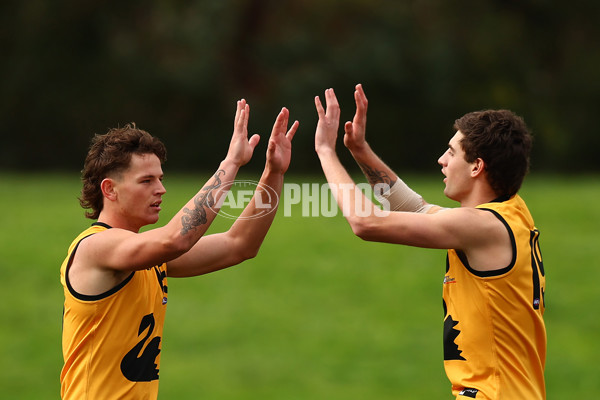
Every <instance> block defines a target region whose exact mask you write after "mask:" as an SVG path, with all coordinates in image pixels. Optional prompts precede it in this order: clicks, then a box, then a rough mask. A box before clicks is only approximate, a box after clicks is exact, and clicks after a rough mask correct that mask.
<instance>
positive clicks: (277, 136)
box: [267, 107, 300, 174]
mask: <svg viewBox="0 0 600 400" xmlns="http://www.w3.org/2000/svg"><path fill="white" fill-rule="evenodd" d="M289 116H290V112H289V111H288V109H287V108H285V107H284V108H282V109H281V112H280V113H279V115H278V116H277V119H276V120H275V123H274V124H273V130H272V131H271V137H270V138H269V145H268V147H267V167H268V168H270V170H271V171H273V172H280V173H282V174H283V173H285V172H286V171H287V169H288V167H289V166H290V160H291V157H292V139H293V138H294V135H295V134H296V131H297V130H298V126H299V125H300V123H299V122H298V121H295V122H294V123H293V124H292V126H291V127H290V129H289V130H288V131H287V133H286V130H287V126H288V120H289Z"/></svg>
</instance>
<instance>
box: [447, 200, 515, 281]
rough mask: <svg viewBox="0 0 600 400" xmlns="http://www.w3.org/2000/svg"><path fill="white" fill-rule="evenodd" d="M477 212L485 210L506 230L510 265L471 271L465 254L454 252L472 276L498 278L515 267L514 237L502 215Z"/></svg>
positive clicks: (493, 212)
mask: <svg viewBox="0 0 600 400" xmlns="http://www.w3.org/2000/svg"><path fill="white" fill-rule="evenodd" d="M479 210H485V211H489V212H491V213H492V214H494V215H495V216H496V218H498V219H499V220H500V221H501V222H502V223H503V224H504V226H505V227H506V230H507V231H508V236H509V237H510V246H511V247H512V259H511V260H510V264H508V266H506V267H503V268H499V269H493V270H490V271H478V270H476V269H473V268H472V267H471V266H470V265H469V260H468V259H467V257H466V255H465V253H463V252H462V251H460V250H455V251H456V254H457V255H458V258H459V259H460V261H461V262H462V263H463V264H464V266H465V268H467V270H468V271H469V272H470V273H472V274H473V275H476V276H479V277H481V278H489V277H492V276H499V275H503V274H506V273H507V272H509V271H510V270H511V269H513V267H514V266H515V263H516V262H517V243H516V241H515V235H514V233H513V231H512V229H511V228H510V225H508V222H506V220H505V219H504V218H503V217H502V215H500V214H499V213H498V212H497V211H496V210H492V209H489V208H479Z"/></svg>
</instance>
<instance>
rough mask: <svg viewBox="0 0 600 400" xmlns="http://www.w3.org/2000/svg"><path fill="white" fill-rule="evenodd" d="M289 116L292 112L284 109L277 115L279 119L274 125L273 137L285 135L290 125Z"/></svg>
mask: <svg viewBox="0 0 600 400" xmlns="http://www.w3.org/2000/svg"><path fill="white" fill-rule="evenodd" d="M289 115H290V112H289V111H288V109H287V108H285V107H283V108H282V109H281V111H280V112H279V114H278V115H277V118H276V119H275V123H274V124H273V130H272V131H271V137H273V138H274V137H277V136H278V135H280V134H283V133H284V132H285V129H286V127H287V124H288V117H289Z"/></svg>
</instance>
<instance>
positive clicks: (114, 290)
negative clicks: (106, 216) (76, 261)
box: [65, 222, 135, 301]
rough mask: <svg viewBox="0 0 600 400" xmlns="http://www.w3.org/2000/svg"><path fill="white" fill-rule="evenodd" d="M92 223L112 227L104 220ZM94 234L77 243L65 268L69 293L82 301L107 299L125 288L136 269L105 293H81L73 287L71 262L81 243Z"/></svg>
mask: <svg viewBox="0 0 600 400" xmlns="http://www.w3.org/2000/svg"><path fill="white" fill-rule="evenodd" d="M92 225H99V226H104V227H106V228H108V229H110V226H108V225H106V224H104V223H102V222H94V223H93V224H92ZM92 235H95V233H92V234H89V235H88V236H86V237H84V238H82V239H81V240H80V241H79V243H77V245H76V246H75V248H74V249H73V251H72V252H71V256H70V257H69V262H68V263H67V267H66V268H65V282H66V283H67V288H68V289H69V293H71V295H72V296H73V297H75V298H76V299H78V300H82V301H97V300H102V299H105V298H107V297H109V296H110V295H112V294H115V293H117V292H118V291H119V290H121V288H123V287H124V286H125V285H127V284H128V283H129V281H130V280H131V279H132V278H133V275H135V271H133V272H132V273H131V274H130V275H129V276H128V277H127V278H125V279H124V280H123V281H122V282H120V283H119V284H117V285H116V286H115V287H113V288H112V289H109V290H107V291H106V292H104V293H100V294H96V295H88V294H82V293H79V292H78V291H76V290H75V289H74V288H73V286H71V280H70V279H69V270H70V269H71V264H72V263H73V257H75V252H76V251H77V248H78V247H79V245H80V244H81V242H82V241H84V240H85V239H87V238H89V237H90V236H92Z"/></svg>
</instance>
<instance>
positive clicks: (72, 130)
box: [0, 0, 600, 172]
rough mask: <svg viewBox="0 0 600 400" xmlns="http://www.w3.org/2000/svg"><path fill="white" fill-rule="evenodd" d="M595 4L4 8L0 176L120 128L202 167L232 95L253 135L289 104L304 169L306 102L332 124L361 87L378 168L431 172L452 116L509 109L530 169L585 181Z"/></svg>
mask: <svg viewBox="0 0 600 400" xmlns="http://www.w3.org/2000/svg"><path fill="white" fill-rule="evenodd" d="M599 11H600V5H599V4H598V3H597V2H595V1H592V0H579V1H575V2H572V3H570V4H569V7H564V6H558V5H555V3H554V2H551V1H549V0H523V1H516V0H502V1H500V0H493V1H492V0H488V1H481V0H478V1H476V0H457V1H453V2H448V1H443V0H410V1H403V2H397V1H391V0H368V1H367V0H321V1H316V0H289V1H286V2H280V1H279V2H278V1H274V0H245V1H242V0H202V1H201V0H192V1H178V0H147V1H139V0H131V1H120V2H117V1H106V2H80V1H74V0H54V1H52V2H49V1H44V0H30V1H27V2H20V1H16V0H4V1H3V2H2V3H0V40H1V43H2V49H3V55H4V57H3V61H4V62H2V63H1V64H0V73H1V74H2V80H1V82H0V121H2V125H1V128H0V129H1V134H2V142H3V144H2V146H1V147H0V168H20V169H48V168H68V169H75V168H77V169H78V168H80V166H81V164H82V162H83V158H84V156H85V152H86V148H87V145H88V143H89V139H90V138H91V136H92V135H93V134H94V133H104V132H105V131H106V130H107V129H108V128H111V127H114V126H116V125H123V124H125V123H127V122H131V121H135V122H136V123H137V124H138V126H140V127H142V128H144V129H146V130H148V131H150V132H151V133H153V134H154V135H157V136H159V137H161V138H163V140H164V141H165V142H166V144H167V147H168V149H169V162H168V164H167V167H168V168H173V169H184V168H186V169H189V168H192V169H201V168H210V169H212V168H213V167H214V165H216V163H217V162H218V161H219V160H220V159H221V158H222V157H223V156H224V154H225V150H226V145H227V142H228V140H229V135H230V131H231V121H232V117H233V109H234V104H235V100H236V99H238V98H241V97H244V98H246V99H248V101H249V103H250V104H251V108H252V116H251V122H250V130H251V131H252V133H254V132H258V133H261V134H263V136H264V138H265V139H266V137H267V136H268V134H269V132H270V129H271V124H272V121H273V119H274V117H275V115H276V114H277V112H278V110H279V109H280V107H281V106H287V107H288V108H290V110H291V114H292V118H294V119H299V120H300V122H301V128H300V129H301V130H300V132H299V135H298V137H297V139H296V141H295V150H296V151H295V154H294V163H293V166H292V170H293V171H296V172H304V171H306V172H309V171H317V170H318V163H317V161H316V157H315V156H314V151H313V132H314V126H315V124H316V113H315V111H314V103H313V98H314V96H315V95H320V94H322V93H323V90H324V89H325V88H327V87H334V88H335V89H336V92H337V94H338V97H339V100H340V102H341V105H342V111H343V115H342V118H343V119H344V120H347V119H350V118H352V115H353V112H354V104H353V98H352V91H353V87H354V85H355V84H356V83H358V82H361V83H363V84H364V85H365V88H366V90H367V95H368V96H369V99H370V110H369V125H368V129H369V133H368V135H369V136H368V137H369V140H370V142H371V143H372V145H373V147H374V148H375V149H376V150H377V151H378V152H379V153H380V154H381V155H382V156H383V158H384V159H386V160H388V162H389V163H390V164H392V165H393V166H394V167H397V168H403V169H410V170H425V171H437V169H438V167H437V165H436V160H437V157H438V155H439V154H440V153H441V152H442V151H443V149H444V148H445V143H446V142H447V140H448V138H449V137H450V136H451V134H452V132H450V130H451V128H452V123H453V121H454V119H455V118H457V117H459V116H460V115H462V114H464V113H465V112H468V111H472V110H475V109H483V108H509V109H512V110H514V111H515V112H517V113H519V114H521V115H522V116H523V117H524V118H525V120H526V121H527V122H528V124H529V125H530V126H531V128H532V130H533V132H534V134H535V136H536V145H535V147H534V157H533V167H534V169H539V170H542V169H544V170H555V171H582V170H591V171H598V170H600V163H599V162H598V161H596V156H595V154H594V153H595V149H596V148H597V147H598V144H600V143H599V141H600V139H599V137H600V135H598V133H597V132H596V128H595V125H596V124H595V118H594V117H595V112H596V108H597V105H598V104H600V101H599V100H600V99H599V97H600V87H599V86H600V83H599V80H598V79H595V78H596V74H597V72H596V71H598V70H600V51H599V49H598V45H597V43H598V41H599V39H600V32H599V28H598V26H597V23H596V20H597V18H598V16H600V13H599ZM264 146H265V143H262V145H261V149H262V150H264ZM262 150H259V151H262ZM341 153H342V154H343V155H344V157H346V159H347V158H348V155H347V154H346V152H341ZM263 162H264V157H262V156H261V157H255V159H254V160H253V162H252V163H251V165H250V168H251V169H252V168H255V167H258V166H261V165H260V164H262V163H263Z"/></svg>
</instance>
